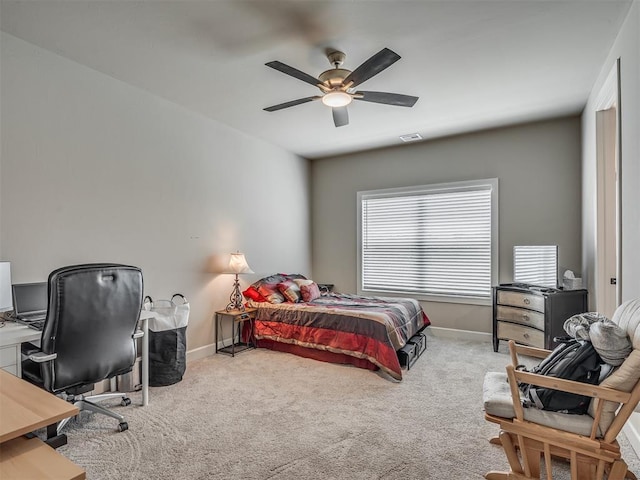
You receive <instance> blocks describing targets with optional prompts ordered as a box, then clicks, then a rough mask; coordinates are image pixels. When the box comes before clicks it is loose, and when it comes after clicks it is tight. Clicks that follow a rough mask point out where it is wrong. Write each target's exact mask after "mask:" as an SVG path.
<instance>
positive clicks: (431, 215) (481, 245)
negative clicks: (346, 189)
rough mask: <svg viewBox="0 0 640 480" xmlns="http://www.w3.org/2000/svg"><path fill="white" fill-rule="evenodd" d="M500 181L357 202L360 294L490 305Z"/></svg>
mask: <svg viewBox="0 0 640 480" xmlns="http://www.w3.org/2000/svg"><path fill="white" fill-rule="evenodd" d="M496 189H497V180H490V181H480V182H465V183H464V184H447V186H445V187H443V186H433V187H428V186H425V187H414V188H412V189H402V190H400V191H397V190H392V191H384V190H382V191H374V192H361V193H360V194H359V202H360V212H361V225H360V227H361V228H360V243H361V245H360V253H361V255H360V263H361V265H360V275H361V290H362V291H363V292H366V291H370V292H392V293H394V292H398V293H413V294H416V295H437V296H448V297H451V296H454V297H473V298H490V296H491V285H492V280H493V278H494V277H493V273H494V272H493V265H494V262H493V261H492V252H493V248H492V247H493V245H492V241H493V236H494V225H495V223H494V220H495V219H494V218H493V216H494V214H493V203H492V194H493V193H494V192H495V190H496Z"/></svg>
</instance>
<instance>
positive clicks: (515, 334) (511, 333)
mask: <svg viewBox="0 0 640 480" xmlns="http://www.w3.org/2000/svg"><path fill="white" fill-rule="evenodd" d="M497 327H498V338H499V339H501V340H514V341H515V342H516V343H523V344H525V345H530V346H532V347H538V348H544V332H541V331H540V330H536V329H535V328H530V327H525V326H524V325H518V324H515V323H508V322H498V324H497Z"/></svg>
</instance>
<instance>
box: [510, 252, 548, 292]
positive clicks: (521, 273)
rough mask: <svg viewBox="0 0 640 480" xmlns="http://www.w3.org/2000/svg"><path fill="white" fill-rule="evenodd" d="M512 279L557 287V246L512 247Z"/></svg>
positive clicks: (540, 285)
mask: <svg viewBox="0 0 640 480" xmlns="http://www.w3.org/2000/svg"><path fill="white" fill-rule="evenodd" d="M513 281H514V282H515V283H524V284H527V285H533V286H537V287H547V288H558V246H557V245H519V246H515V247H513Z"/></svg>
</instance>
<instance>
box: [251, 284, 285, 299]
mask: <svg viewBox="0 0 640 480" xmlns="http://www.w3.org/2000/svg"><path fill="white" fill-rule="evenodd" d="M257 290H258V293H259V294H260V295H262V296H263V297H264V298H265V299H266V300H267V302H269V303H282V302H284V296H283V295H282V294H281V293H280V292H279V291H278V284H274V283H265V284H263V285H260V286H259V287H258V289H257Z"/></svg>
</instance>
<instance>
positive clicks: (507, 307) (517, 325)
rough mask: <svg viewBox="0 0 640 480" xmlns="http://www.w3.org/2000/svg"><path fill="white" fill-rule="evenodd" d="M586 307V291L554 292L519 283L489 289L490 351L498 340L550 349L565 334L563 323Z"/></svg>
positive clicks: (553, 290)
mask: <svg viewBox="0 0 640 480" xmlns="http://www.w3.org/2000/svg"><path fill="white" fill-rule="evenodd" d="M587 308H588V302H587V291H586V290H558V289H555V288H540V287H532V286H526V285H522V284H504V285H500V286H497V287H493V351H494V352H497V351H498V346H499V343H500V340H514V341H515V342H516V343H521V344H524V345H529V346H532V347H538V348H546V349H549V350H551V349H553V348H554V347H555V345H556V343H555V342H554V341H553V339H554V337H563V336H566V335H567V334H566V333H565V331H564V329H563V328H562V327H563V325H564V321H565V320H566V319H567V318H569V317H571V316H572V315H575V314H576V313H582V312H586V311H587Z"/></svg>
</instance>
